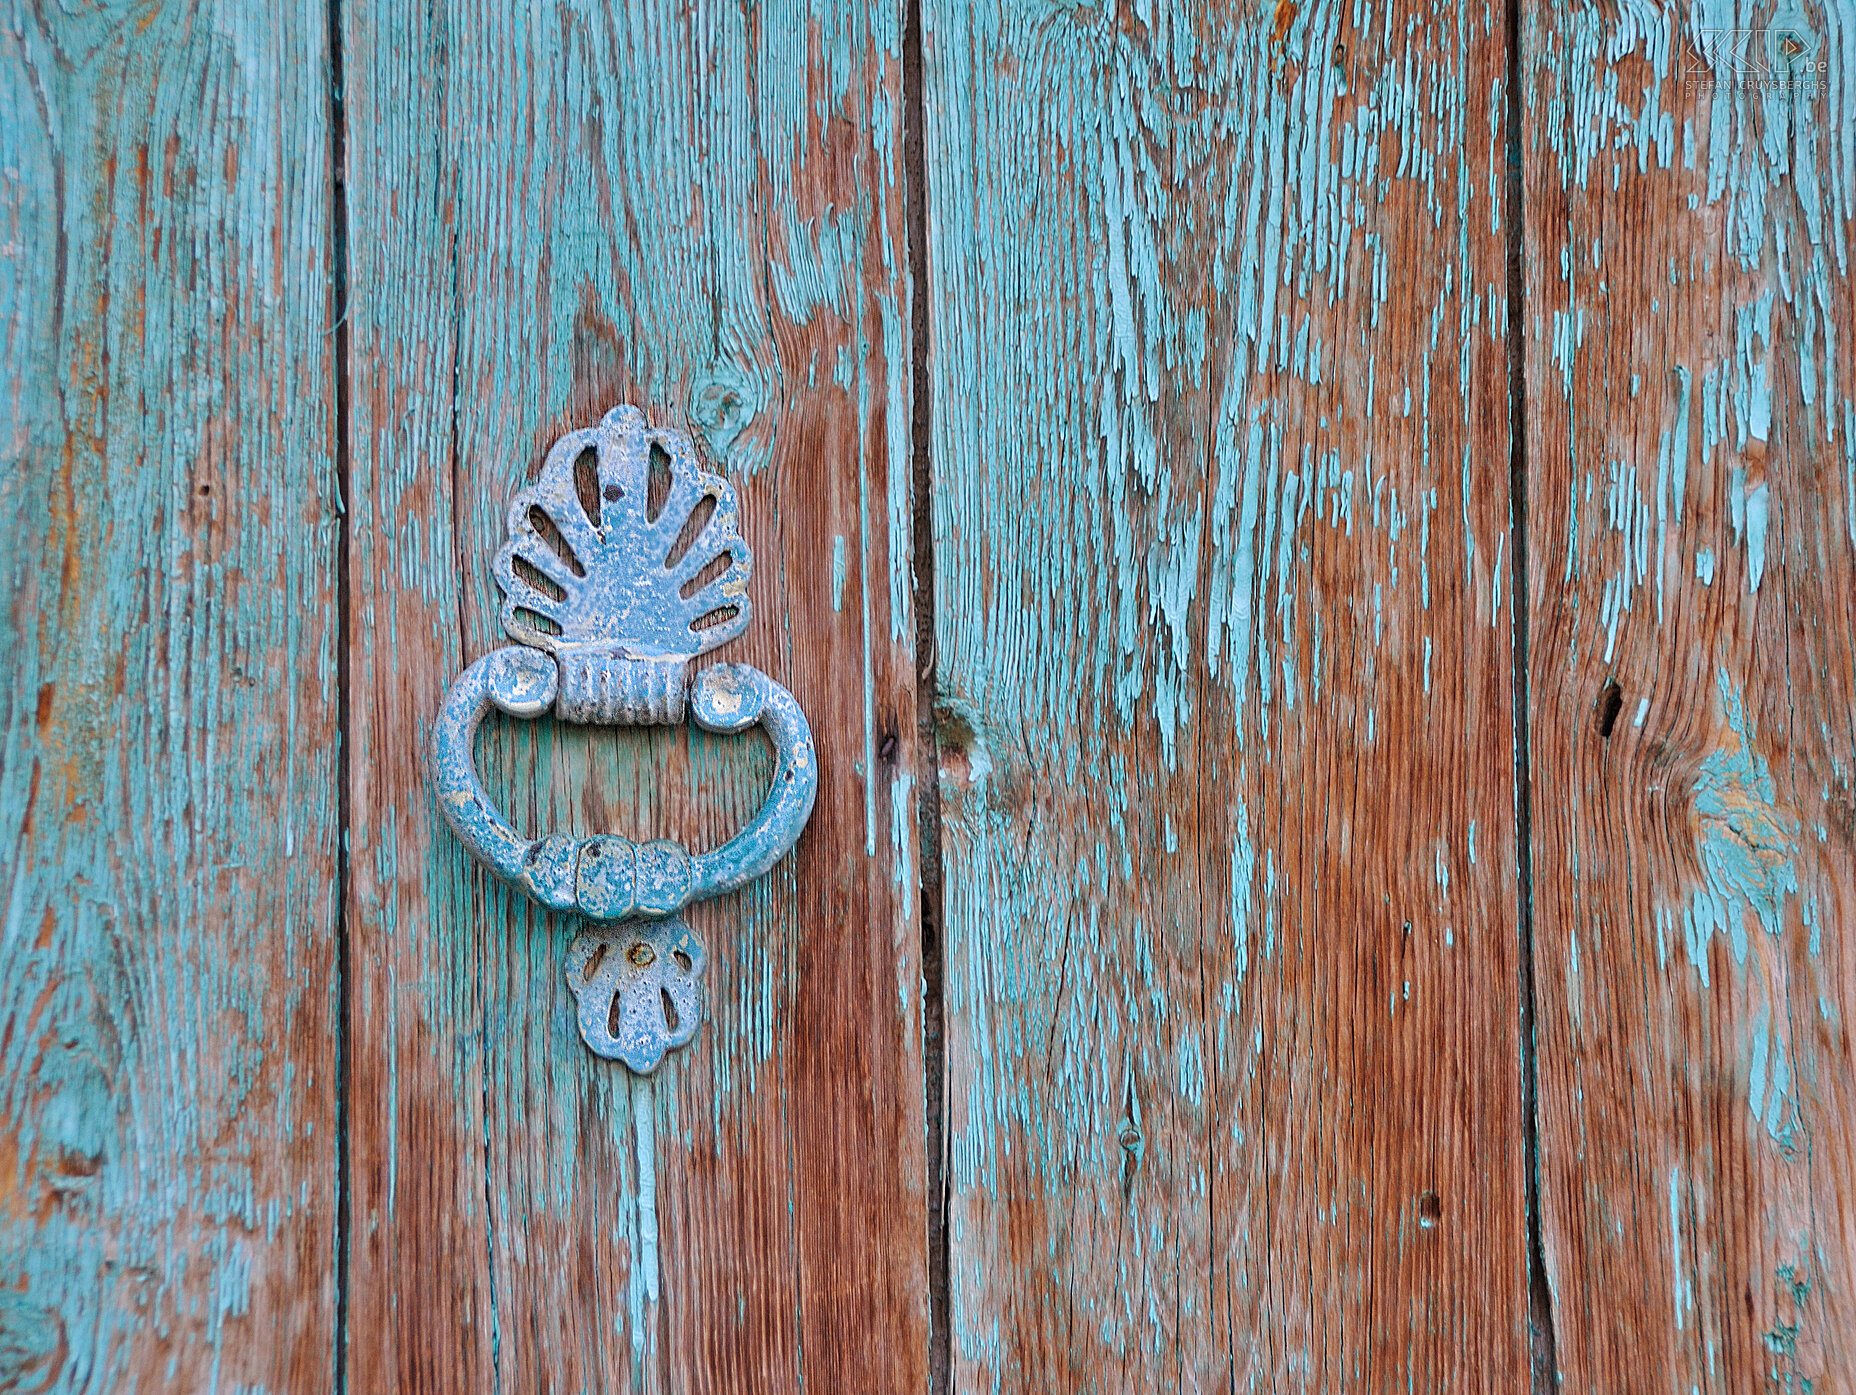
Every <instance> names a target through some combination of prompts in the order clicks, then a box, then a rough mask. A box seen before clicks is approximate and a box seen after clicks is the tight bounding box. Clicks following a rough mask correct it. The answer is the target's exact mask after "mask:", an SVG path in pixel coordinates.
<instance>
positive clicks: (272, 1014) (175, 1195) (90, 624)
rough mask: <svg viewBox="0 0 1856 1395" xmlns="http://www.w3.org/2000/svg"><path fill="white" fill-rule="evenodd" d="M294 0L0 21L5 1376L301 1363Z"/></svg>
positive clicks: (331, 1143) (326, 679)
mask: <svg viewBox="0 0 1856 1395" xmlns="http://www.w3.org/2000/svg"><path fill="white" fill-rule="evenodd" d="M322 19H323V10H322V8H321V7H320V6H311V7H306V8H299V9H296V10H288V9H285V10H273V9H271V8H268V7H251V6H241V5H218V4H210V3H209V4H202V5H197V6H188V7H182V6H178V5H170V6H145V5H142V6H127V5H98V6H86V7H68V6H27V7H20V8H15V9H14V10H12V11H11V12H10V13H9V16H8V19H7V21H6V25H5V33H4V37H3V38H0V191H3V192H0V325H3V326H4V327H5V328H4V334H5V347H4V351H0V400H3V401H4V409H3V410H4V412H5V428H4V431H0V538H4V541H5V545H4V548H3V549H0V557H3V558H4V566H5V574H4V580H3V581H0V586H3V587H4V593H5V596H6V598H7V599H6V610H5V616H6V619H5V622H4V640H3V641H0V867H3V868H4V873H3V875H0V1080H3V1081H4V1087H3V1089H4V1100H5V1103H4V1107H3V1108H0V1389H5V1390H19V1391H28V1390H30V1391H45V1390H55V1391H94V1392H102V1391H112V1392H114V1391H132V1390H144V1391H147V1390H199V1391H205V1390H213V1389H218V1390H232V1389H239V1390H254V1391H255V1390H270V1391H284V1390H317V1389H327V1388H329V1387H330V1385H331V1383H332V1381H333V1379H334V1354H335V1320H336V1314H335V1307H336V1301H335V1300H336V1274H335V1261H336V1239H335V1237H336V1223H337V1217H336V1186H337V1182H336V1172H337V1152H338V1148H339V1139H338V1135H337V1127H336V1125H337V1106H336V1091H337V1051H336V1046H335V1029H336V995H337V980H336V974H335V926H336V921H337V916H338V912H339V905H338V902H339V896H338V892H337V877H336V850H337V839H338V831H339V830H338V819H339V810H338V803H339V801H338V799H337V796H336V778H335V775H336V759H337V750H338V731H337V673H338V668H339V660H338V653H337V642H338V624H337V620H338V616H337V608H336V580H335V578H336V548H337V542H338V539H339V536H340V509H341V501H340V498H339V495H338V490H337V487H336V481H335V475H334V471H333V466H332V451H331V447H332V444H333V440H334V434H333V425H334V422H333V409H332V404H333V399H334V393H333V383H334V363H333V355H332V346H333V341H332V339H331V336H330V318H331V316H330V310H331V280H330V256H329V252H330V242H329V238H328V228H329V196H330V184H329V176H328V170H329V160H330V144H329V93H328V86H327V77H326V63H325V56H326V53H327V48H326V42H325V35H324V32H323V24H322Z"/></svg>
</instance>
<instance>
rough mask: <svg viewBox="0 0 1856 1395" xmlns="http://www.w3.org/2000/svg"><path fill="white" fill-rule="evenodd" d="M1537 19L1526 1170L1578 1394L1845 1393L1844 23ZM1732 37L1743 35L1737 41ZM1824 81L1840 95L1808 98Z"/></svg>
mask: <svg viewBox="0 0 1856 1395" xmlns="http://www.w3.org/2000/svg"><path fill="white" fill-rule="evenodd" d="M1524 21H1525V36H1526V38H1525V42H1526V45H1527V57H1528V69H1527V70H1528V71H1529V72H1530V73H1532V74H1534V77H1533V78H1532V80H1531V82H1530V85H1529V88H1528V90H1527V94H1526V95H1527V107H1526V109H1527V113H1528V117H1527V124H1526V129H1527V132H1528V138H1527V142H1526V149H1525V158H1526V166H1525V168H1526V181H1527V192H1526V206H1527V239H1526V246H1527V261H1526V276H1527V296H1528V299H1527V307H1528V309H1527V316H1528V318H1527V323H1526V326H1525V333H1526V349H1527V355H1528V423H1529V432H1528V457H1529V464H1530V469H1529V493H1530V508H1529V513H1530V518H1531V528H1530V535H1531V548H1532V556H1531V585H1532V594H1533V614H1534V628H1533V643H1532V655H1531V660H1532V661H1531V664H1530V674H1531V684H1532V704H1531V711H1532V723H1531V726H1532V749H1533V756H1534V759H1533V775H1532V778H1533V789H1534V809H1535V815H1534V820H1533V845H1534V903H1535V908H1536V921H1537V926H1538V930H1537V936H1536V982H1537V984H1538V997H1539V1038H1538V1040H1539V1071H1540V1107H1541V1121H1542V1123H1541V1137H1540V1164H1541V1177H1542V1184H1543V1192H1542V1203H1543V1212H1542V1214H1543V1237H1544V1242H1545V1253H1546V1260H1547V1270H1548V1273H1549V1276H1550V1278H1551V1281H1552V1290H1553V1295H1554V1318H1555V1326H1556V1330H1557V1336H1558V1351H1559V1358H1560V1372H1561V1378H1562V1380H1563V1382H1564V1388H1566V1389H1569V1390H1571V1389H1580V1390H1619V1389H1635V1390H1652V1389H1654V1390H1681V1391H1701V1392H1708V1391H1734V1392H1743V1391H1754V1390H1762V1391H1763V1390H1786V1391H1798V1390H1807V1389H1808V1390H1815V1391H1820V1392H1821V1391H1826V1390H1845V1389H1848V1388H1850V1387H1849V1382H1850V1380H1851V1377H1852V1372H1856V1154H1853V1153H1852V1149H1851V1142H1852V1128H1853V1127H1856V1063H1853V1062H1852V1059H1851V1048H1850V1037H1849V1029H1848V1014H1849V1012H1850V1011H1851V1009H1852V1007H1853V1006H1856V957H1853V955H1852V946H1851V943H1850V935H1851V926H1852V924H1853V923H1856V922H1853V921H1852V916H1853V915H1856V812H1853V810H1856V799H1853V795H1852V778H1853V776H1852V767H1853V765H1856V730H1853V726H1852V723H1853V720H1856V671H1853V669H1852V657H1851V656H1852V654H1856V566H1853V565H1852V558H1853V555H1856V549H1853V546H1852V545H1853V544H1856V497H1853V496H1856V429H1853V428H1856V412H1853V411H1852V394H1853V390H1856V372H1853V371H1852V367H1851V362H1852V361H1851V357H1850V346H1851V345H1852V343H1856V293H1853V292H1852V285H1851V280H1850V276H1849V271H1848V257H1849V245H1850V234H1851V230H1852V228H1851V192H1852V187H1853V186H1856V147H1853V146H1852V124H1851V107H1850V100H1849V87H1848V82H1849V77H1848V71H1847V68H1848V58H1849V43H1850V35H1849V26H1850V16H1849V12H1848V9H1847V7H1841V8H1840V9H1839V8H1838V7H1825V6H1819V5H1816V4H1808V5H1805V6H1804V7H1803V8H1802V9H1799V8H1796V7H1793V8H1792V9H1789V10H1786V11H1784V12H1772V13H1767V12H1765V11H1761V12H1760V13H1759V14H1758V15H1756V16H1753V17H1751V18H1749V17H1748V15H1747V14H1745V13H1741V14H1739V15H1738V16H1736V15H1735V14H1734V13H1732V12H1722V13H1719V14H1715V13H1713V11H1711V10H1710V9H1709V8H1708V7H1703V6H1697V7H1694V8H1693V9H1692V10H1690V11H1688V12H1686V13H1684V12H1682V11H1679V10H1676V9H1671V8H1655V7H1644V8H1631V7H1627V8H1626V9H1624V10H1623V11H1622V12H1618V11H1615V10H1612V9H1610V8H1607V7H1602V6H1596V5H1585V4H1579V3H1562V4H1549V5H1542V6H1539V7H1536V8H1531V9H1529V10H1527V11H1526V12H1525V13H1524ZM1749 24H1751V25H1753V26H1754V28H1753V29H1752V31H1751V32H1749V33H1748V34H1747V35H1746V36H1745V39H1744V40H1742V41H1738V42H1736V41H1735V39H1734V38H1733V37H1731V36H1729V35H1726V34H1720V33H1716V32H1715V31H1716V30H1717V29H1718V30H1727V29H1731V28H1734V27H1736V26H1746V25H1749ZM1813 60H1820V61H1827V62H1828V64H1829V69H1830V74H1831V76H1830V78H1829V80H1819V81H1817V82H1816V83H1815V84H1811V82H1810V74H1811V70H1810V68H1809V67H1808V66H1804V65H1805V64H1808V63H1809V62H1811V61H1813ZM1755 64H1757V65H1759V66H1760V67H1762V68H1764V69H1765V71H1763V72H1757V73H1756V72H1751V71H1747V70H1748V69H1750V68H1751V67H1753V66H1754V65H1755ZM1788 65H1791V66H1790V69H1789V73H1788ZM1788 77H1789V81H1788ZM1839 82H1840V83H1841V84H1842V85H1841V86H1839V85H1837V84H1838V83H1839Z"/></svg>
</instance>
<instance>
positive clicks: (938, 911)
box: [902, 0, 953, 1395]
mask: <svg viewBox="0 0 1856 1395" xmlns="http://www.w3.org/2000/svg"><path fill="white" fill-rule="evenodd" d="M924 84H925V77H924V74H923V62H922V6H921V0H907V4H906V7H905V14H904V17H903V29H902V104H903V135H902V160H903V168H904V170H905V174H904V179H905V181H906V183H907V185H908V219H909V351H910V359H911V362H910V365H909V370H910V378H909V386H910V396H911V398H912V402H911V411H910V422H909V430H910V438H909V451H910V457H909V464H910V476H911V478H910V487H911V488H912V490H913V491H914V500H913V504H914V507H913V509H912V519H911V523H912V529H913V537H912V540H911V541H912V543H913V554H914V555H913V558H912V562H913V565H914V572H915V594H914V596H913V598H912V599H913V603H914V606H915V723H916V731H917V741H916V759H917V760H918V761H919V762H920V764H921V767H922V768H921V771H920V774H919V776H918V778H917V780H916V782H915V787H916V789H918V790H920V791H921V794H920V796H919V798H920V803H919V804H918V805H917V806H916V819H917V835H916V836H917V841H918V842H919V843H920V847H921V852H920V858H921V888H920V891H921V955H922V1093H923V1100H922V1117H923V1125H924V1127H925V1128H926V1130H927V1134H928V1137H927V1140H926V1146H925V1147H924V1149H923V1156H924V1158H925V1159H926V1162H927V1167H928V1176H927V1186H926V1195H927V1199H928V1234H927V1237H926V1239H927V1244H928V1389H929V1392H930V1395H948V1393H949V1392H950V1391H951V1390H952V1372H953V1328H952V1322H953V1307H952V1293H951V1290H950V1287H949V1280H948V1272H949V1270H948V1263H949V1254H948V1235H947V1221H948V1200H949V1198H948V1190H947V1049H946V1032H945V1022H946V1008H945V987H944V985H945V983H946V974H945V971H944V965H943V948H942V947H943V945H944V944H945V942H946V937H945V935H943V934H942V915H943V903H942V895H941V783H940V780H941V753H940V742H939V740H938V738H937V736H936V732H935V704H936V701H937V699H938V694H939V688H940V681H939V679H940V674H939V662H938V660H939V654H940V650H939V647H938V646H937V645H936V643H935V619H936V616H937V614H938V611H937V609H936V605H935V567H934V469H933V461H932V459H931V449H930V441H929V429H930V427H931V426H932V425H933V421H932V418H931V415H930V412H931V405H932V404H931V400H930V393H929V375H928V342H929V341H928V168H927V156H926V150H927V115H926V106H925V98H924V95H923V87H924Z"/></svg>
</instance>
